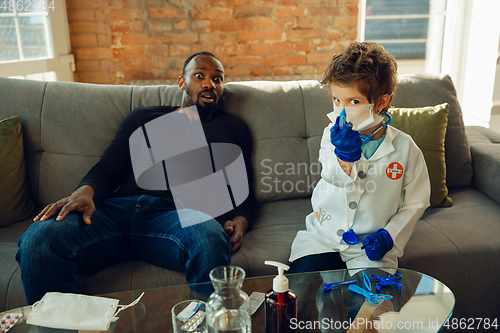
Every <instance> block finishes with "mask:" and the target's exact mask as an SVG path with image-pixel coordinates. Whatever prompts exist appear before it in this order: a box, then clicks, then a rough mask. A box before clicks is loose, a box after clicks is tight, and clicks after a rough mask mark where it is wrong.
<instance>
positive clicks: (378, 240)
mask: <svg viewBox="0 0 500 333" xmlns="http://www.w3.org/2000/svg"><path fill="white" fill-rule="evenodd" d="M393 245H394V243H393V241H392V237H391V235H389V233H388V232H387V230H385V229H378V231H377V232H376V233H374V234H371V235H368V236H366V237H365V239H364V240H363V246H362V247H361V249H365V252H366V256H367V257H368V259H370V260H380V259H382V258H383V257H384V256H385V254H386V253H387V252H388V251H390V250H391V249H392V246H393Z"/></svg>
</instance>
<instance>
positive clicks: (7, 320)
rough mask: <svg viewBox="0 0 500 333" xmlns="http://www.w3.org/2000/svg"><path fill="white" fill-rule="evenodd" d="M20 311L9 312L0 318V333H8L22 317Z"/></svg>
mask: <svg viewBox="0 0 500 333" xmlns="http://www.w3.org/2000/svg"><path fill="white" fill-rule="evenodd" d="M22 316H23V315H22V314H20V313H7V314H6V315H4V316H3V317H2V319H0V333H7V332H8V331H9V330H10V329H11V328H12V326H14V325H15V324H16V323H17V322H18V321H19V320H20V319H21V318H22Z"/></svg>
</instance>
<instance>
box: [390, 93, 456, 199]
mask: <svg viewBox="0 0 500 333" xmlns="http://www.w3.org/2000/svg"><path fill="white" fill-rule="evenodd" d="M449 109H450V106H449V105H448V103H444V104H439V105H436V106H427V107H421V108H390V109H389V111H388V113H389V114H390V115H391V117H392V122H391V125H392V126H394V127H396V128H397V129H399V130H401V131H403V132H405V133H407V134H409V135H411V137H412V138H413V141H415V143H416V144H417V145H418V147H419V148H420V150H422V153H423V154H424V158H425V163H427V169H428V170H429V178H430V180H431V207H451V206H452V205H453V202H452V201H451V199H450V198H449V197H448V188H447V187H446V164H445V159H444V137H445V134H446V125H447V124H448V111H449Z"/></svg>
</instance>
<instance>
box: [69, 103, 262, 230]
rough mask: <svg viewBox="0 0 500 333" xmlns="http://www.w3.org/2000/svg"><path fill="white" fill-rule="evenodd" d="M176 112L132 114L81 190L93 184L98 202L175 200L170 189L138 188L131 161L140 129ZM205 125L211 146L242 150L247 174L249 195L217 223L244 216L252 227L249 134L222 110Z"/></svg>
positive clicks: (166, 109)
mask: <svg viewBox="0 0 500 333" xmlns="http://www.w3.org/2000/svg"><path fill="white" fill-rule="evenodd" d="M176 109H178V107H174V106H155V107H140V108H137V109H135V110H133V111H132V112H131V113H129V114H128V115H127V116H126V117H125V119H124V120H123V122H122V123H121V124H120V127H119V128H118V132H117V133H116V136H115V138H114V139H113V141H112V142H111V144H110V145H109V147H108V148H107V149H106V150H105V151H104V153H103V154H102V156H101V159H100V160H99V162H98V163H97V164H96V165H95V166H94V167H93V168H92V169H91V170H90V171H89V172H88V173H87V175H86V176H85V177H83V179H82V181H81V182H80V184H79V185H78V187H80V186H83V185H90V186H91V187H92V188H93V189H94V191H95V195H94V200H95V201H99V200H103V199H105V198H108V197H126V196H140V195H151V196H156V197H163V198H170V199H172V194H171V192H170V190H167V191H151V190H144V189H142V188H140V187H138V186H137V184H136V181H135V178H134V173H133V170H132V162H131V159H130V150H129V138H130V135H131V134H132V133H133V132H134V131H135V130H136V129H137V128H139V127H141V126H143V125H144V124H146V123H147V122H149V121H151V120H153V119H155V118H158V117H161V116H163V115H165V114H167V113H170V112H172V111H174V110H176ZM202 126H203V130H204V132H205V137H206V139H207V142H208V143H216V142H219V143H221V142H222V143H233V144H236V145H238V146H239V147H240V148H241V150H242V152H243V157H244V159H245V166H246V169H247V174H248V181H249V186H250V195H249V196H248V198H247V199H246V200H245V201H244V202H243V203H242V204H241V205H239V206H238V207H236V208H235V209H233V210H232V211H230V212H228V213H226V214H224V215H223V216H221V217H220V218H218V220H219V222H221V223H223V222H225V221H226V220H231V219H233V218H235V217H236V216H243V217H245V218H246V219H247V221H248V223H249V224H251V221H252V217H253V208H254V200H253V191H252V183H253V179H252V165H251V154H252V138H251V135H250V131H249V129H248V127H247V126H246V124H245V123H244V122H243V121H242V120H241V119H239V118H237V117H234V116H231V115H229V114H227V113H223V112H220V111H218V112H216V113H215V114H214V117H213V118H212V119H211V120H210V121H202Z"/></svg>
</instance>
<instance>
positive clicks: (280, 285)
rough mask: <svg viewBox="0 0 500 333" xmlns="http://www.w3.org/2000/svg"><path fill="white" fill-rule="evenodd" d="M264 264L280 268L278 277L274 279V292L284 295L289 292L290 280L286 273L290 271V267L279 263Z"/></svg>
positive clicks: (265, 262)
mask: <svg viewBox="0 0 500 333" xmlns="http://www.w3.org/2000/svg"><path fill="white" fill-rule="evenodd" d="M264 264H266V265H270V266H275V267H277V268H278V275H277V276H276V277H275V278H274V279H273V290H274V292H276V293H284V292H287V291H288V279H287V278H286V277H285V275H283V274H284V271H287V270H289V269H290V267H289V266H287V265H285V264H282V263H280V262H277V261H272V260H266V261H264Z"/></svg>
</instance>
